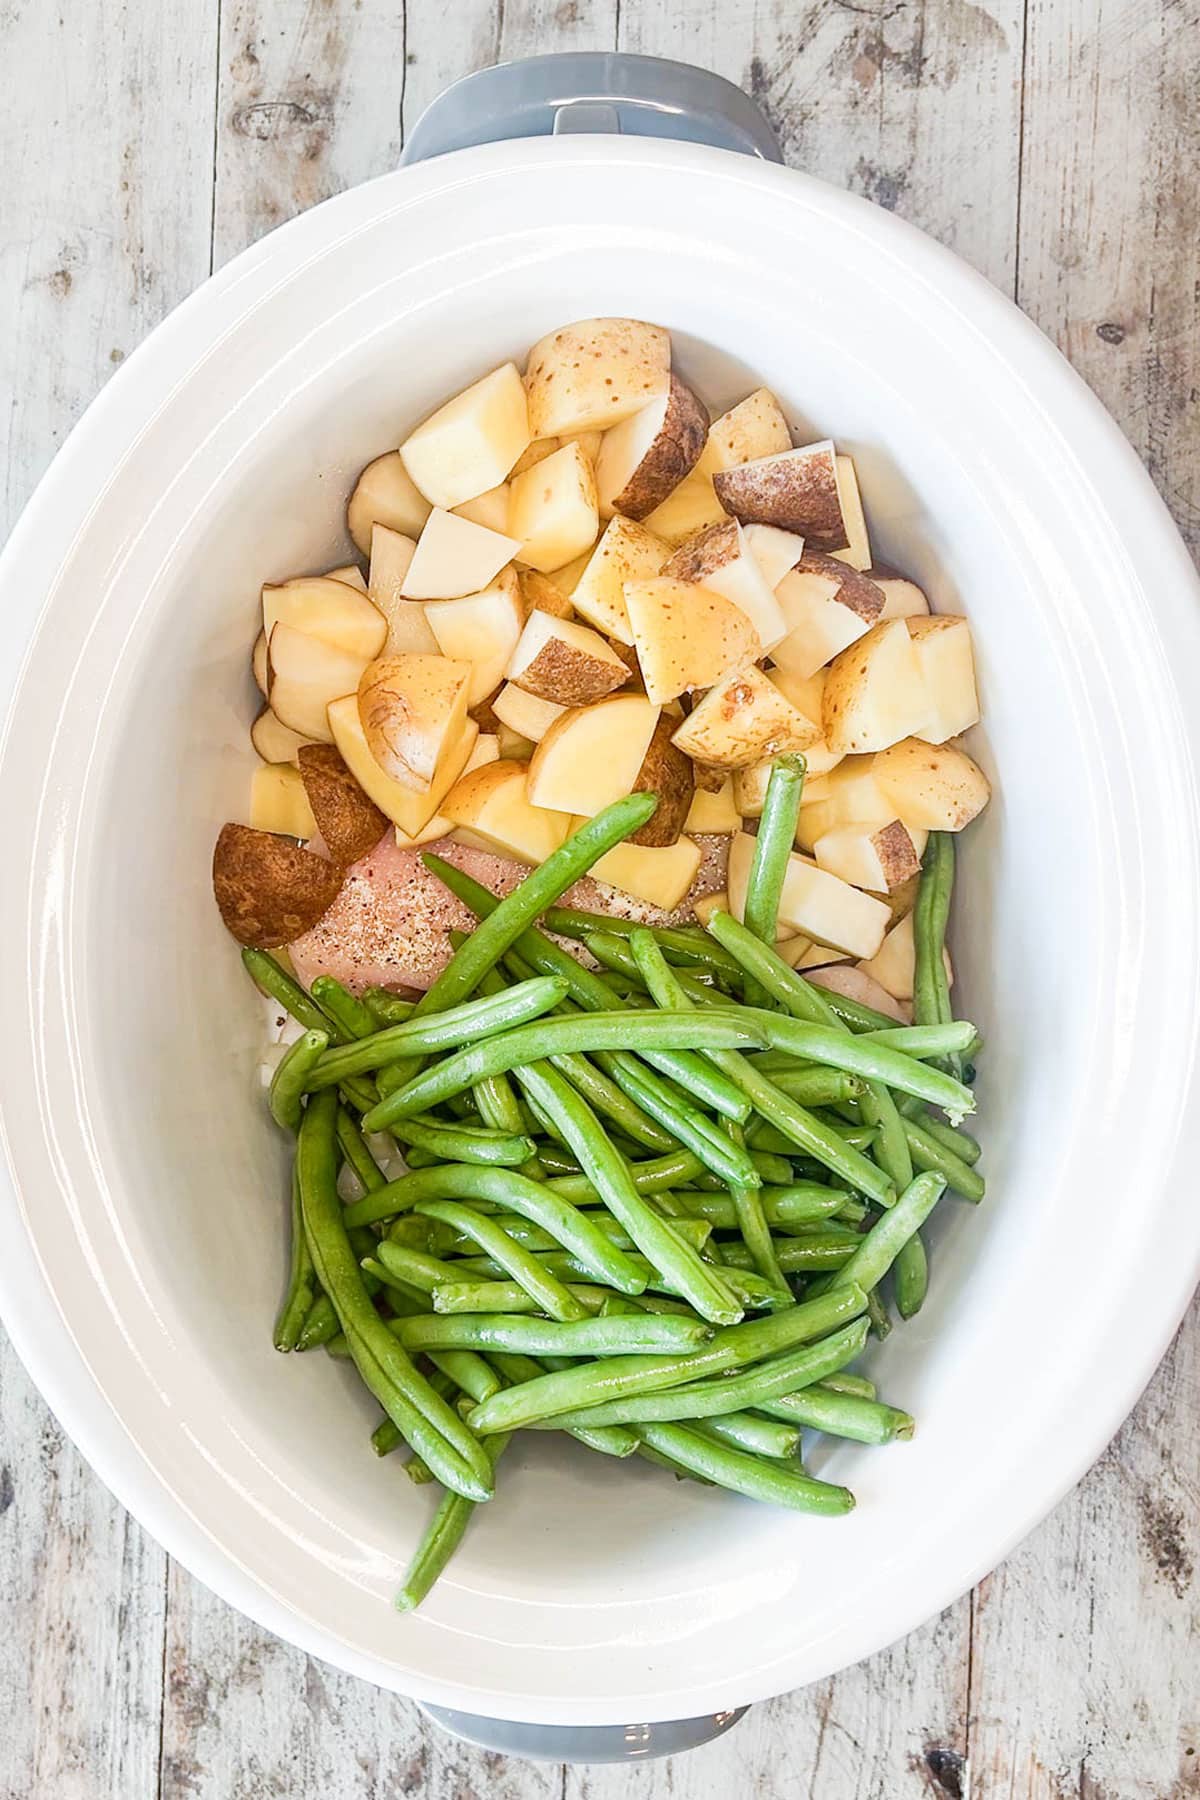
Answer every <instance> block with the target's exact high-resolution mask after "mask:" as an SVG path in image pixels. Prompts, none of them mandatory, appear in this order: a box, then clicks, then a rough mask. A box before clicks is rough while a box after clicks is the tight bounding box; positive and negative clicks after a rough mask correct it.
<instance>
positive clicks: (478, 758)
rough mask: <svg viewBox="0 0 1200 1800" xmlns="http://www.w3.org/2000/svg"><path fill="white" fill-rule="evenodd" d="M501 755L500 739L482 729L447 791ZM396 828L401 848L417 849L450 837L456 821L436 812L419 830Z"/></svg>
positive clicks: (448, 784)
mask: <svg viewBox="0 0 1200 1800" xmlns="http://www.w3.org/2000/svg"><path fill="white" fill-rule="evenodd" d="M468 741H469V739H468ZM499 757H500V741H499V739H498V738H496V737H493V736H491V735H490V734H489V733H486V732H482V731H481V732H480V733H479V736H478V737H477V738H476V739H475V745H474V748H473V749H472V751H471V754H470V755H469V756H468V758H467V760H466V762H465V763H464V764H463V766H462V768H456V770H455V773H454V778H453V780H451V781H448V782H447V785H446V793H449V791H450V789H451V788H452V787H453V786H454V782H455V781H457V780H458V779H459V777H460V776H462V775H469V774H470V772H471V770H472V769H482V768H484V767H485V766H486V765H487V764H488V763H493V762H497V761H498V760H499ZM409 797H410V799H411V798H412V797H413V796H411V795H410V796H409ZM444 797H445V796H443V798H444ZM438 804H439V805H440V804H441V802H440V801H439V802H438ZM395 829H396V842H397V843H398V844H399V846H400V848H401V849H402V850H416V849H418V848H419V847H420V846H421V845H422V844H433V843H436V841H437V839H438V838H444V837H449V836H450V833H451V832H452V831H453V830H454V821H453V819H448V818H447V817H446V815H445V813H434V815H433V817H432V818H430V819H427V820H426V821H425V823H424V825H422V826H421V828H420V829H419V830H418V831H413V832H408V831H405V830H404V828H403V826H401V825H397V826H396V828H395Z"/></svg>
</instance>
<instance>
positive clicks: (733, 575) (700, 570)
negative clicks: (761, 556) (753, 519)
mask: <svg viewBox="0 0 1200 1800" xmlns="http://www.w3.org/2000/svg"><path fill="white" fill-rule="evenodd" d="M663 575H664V576H669V577H671V578H672V579H673V580H676V581H694V582H698V583H699V584H700V585H701V586H702V587H705V588H708V589H709V590H710V592H712V593H714V594H723V595H724V597H725V598H726V600H732V601H733V604H734V605H735V606H736V607H739V608H740V609H741V611H742V612H744V613H745V615H746V617H747V618H748V619H749V620H750V623H751V624H752V625H753V627H754V630H755V632H756V634H757V636H758V641H759V645H760V647H761V649H762V650H770V649H771V648H772V646H773V645H775V644H777V643H778V642H779V640H780V638H782V637H786V635H787V631H788V624H787V620H786V619H785V617H784V615H783V612H782V610H781V608H780V605H779V602H778V600H777V599H776V598H775V595H774V593H773V592H772V590H771V588H770V587H769V586H768V585H767V581H766V578H765V576H764V575H763V572H762V569H761V568H760V567H759V565H758V563H757V561H756V560H755V558H754V556H753V555H752V553H751V550H750V546H749V544H748V543H747V542H746V538H745V534H744V533H743V531H742V527H741V526H740V525H739V524H738V522H737V520H736V519H725V520H724V521H723V522H722V523H721V524H719V525H709V526H708V527H707V528H706V529H705V530H704V531H701V532H699V533H698V534H697V535H696V536H695V537H694V538H689V539H688V540H687V542H686V543H684V544H681V545H680V546H679V549H678V550H676V552H675V554H674V555H673V556H672V557H671V559H670V561H669V562H667V563H665V564H664V565H663Z"/></svg>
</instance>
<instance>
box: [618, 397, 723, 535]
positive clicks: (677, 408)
mask: <svg viewBox="0 0 1200 1800" xmlns="http://www.w3.org/2000/svg"><path fill="white" fill-rule="evenodd" d="M707 434H708V411H707V409H706V408H705V407H704V406H703V405H702V403H701V402H700V401H699V400H697V398H696V396H695V394H693V392H692V390H691V389H690V388H688V387H685V386H684V385H683V383H682V381H680V380H679V378H678V377H677V376H675V375H672V376H671V380H670V386H669V387H668V389H667V392H666V393H665V394H662V395H660V396H659V397H658V398H657V399H655V400H652V401H651V402H650V404H649V405H648V406H643V407H641V408H640V409H639V410H638V411H637V412H635V413H633V414H631V415H630V417H629V418H628V419H625V420H623V421H622V423H621V424H620V425H614V426H613V428H612V430H611V431H606V432H605V433H604V437H603V439H602V441H601V445H600V453H599V455H598V456H597V458H596V491H597V494H598V496H599V500H600V516H601V518H603V519H611V518H612V516H613V514H614V513H621V514H622V515H623V516H624V517H625V518H627V519H644V518H646V516H647V515H648V514H649V513H652V512H653V511H654V509H655V507H656V506H661V504H662V502H663V501H664V500H665V499H666V498H667V496H668V494H671V493H673V492H674V491H675V489H676V488H677V487H678V486H679V483H680V482H681V481H682V480H684V478H685V477H686V476H687V475H688V474H690V472H691V470H692V469H693V468H694V466H695V463H696V459H697V458H698V457H699V455H700V452H701V451H702V450H703V448H704V440H705V437H706V436H707Z"/></svg>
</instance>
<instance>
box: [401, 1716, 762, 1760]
mask: <svg viewBox="0 0 1200 1800" xmlns="http://www.w3.org/2000/svg"><path fill="white" fill-rule="evenodd" d="M421 1710H422V1712H424V1713H426V1714H427V1715H428V1717H429V1718H431V1719H432V1720H433V1722H434V1724H435V1725H440V1726H441V1727H442V1729H443V1731H449V1732H452V1733H453V1735H454V1736H455V1737H459V1738H464V1739H465V1740H466V1742H467V1743H468V1744H478V1745H479V1747H480V1749H482V1750H498V1751H499V1752H500V1754H501V1755H502V1756H523V1757H525V1758H527V1759H529V1760H531V1761H535V1762H568V1763H611V1762H646V1761H648V1760H649V1759H650V1758H651V1757H653V1756H678V1755H679V1753H680V1751H682V1750H695V1749H697V1748H698V1746H699V1745H701V1744H707V1743H709V1742H711V1740H712V1739H713V1738H718V1737H723V1736H724V1734H725V1732H727V1731H731V1730H732V1729H733V1727H734V1726H735V1725H736V1724H737V1722H738V1720H739V1719H741V1718H744V1717H745V1715H746V1713H748V1712H749V1710H750V1709H749V1707H748V1706H739V1707H736V1708H735V1709H734V1710H733V1711H732V1712H719V1713H709V1714H708V1715H707V1716H706V1717H704V1718H699V1719H669V1720H667V1721H666V1722H665V1723H663V1724H659V1725H515V1724H512V1723H510V1722H509V1721H508V1720H507V1719H484V1718H480V1717H479V1715H478V1714H477V1713H464V1712H453V1711H452V1710H451V1709H450V1708H449V1707H448V1706H424V1707H422V1709H421Z"/></svg>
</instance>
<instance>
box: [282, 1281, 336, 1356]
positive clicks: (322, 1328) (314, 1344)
mask: <svg viewBox="0 0 1200 1800" xmlns="http://www.w3.org/2000/svg"><path fill="white" fill-rule="evenodd" d="M339 1330H340V1327H339V1325H338V1318H337V1314H336V1313H335V1312H334V1310H333V1301H332V1300H331V1299H330V1298H329V1295H328V1294H318V1295H317V1297H316V1299H315V1300H314V1301H313V1303H312V1305H311V1306H310V1307H309V1309H308V1312H307V1314H306V1315H305V1319H304V1323H303V1325H302V1326H301V1327H300V1335H299V1337H298V1338H297V1339H296V1342H295V1344H294V1345H293V1349H296V1350H316V1349H318V1348H319V1347H320V1346H321V1345H322V1344H328V1343H329V1341H330V1340H331V1339H332V1338H335V1337H336V1336H337V1335H338V1332H339Z"/></svg>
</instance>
